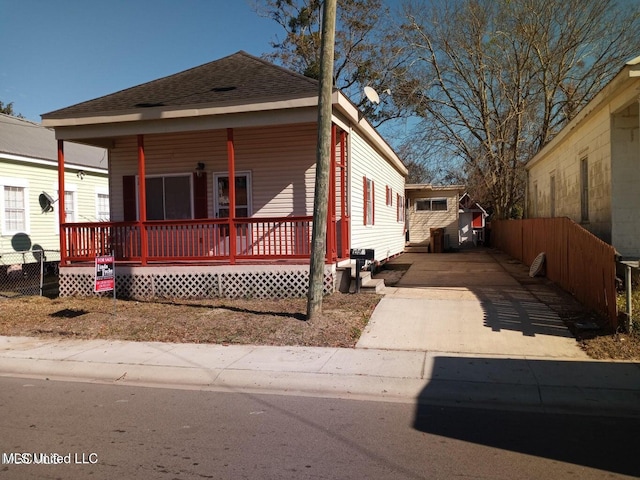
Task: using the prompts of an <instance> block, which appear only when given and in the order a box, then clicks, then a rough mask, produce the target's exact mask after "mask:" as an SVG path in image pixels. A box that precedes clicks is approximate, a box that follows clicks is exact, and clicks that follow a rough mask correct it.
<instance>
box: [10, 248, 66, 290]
mask: <svg viewBox="0 0 640 480" xmlns="http://www.w3.org/2000/svg"><path fill="white" fill-rule="evenodd" d="M59 264H60V251H58V250H29V251H24V252H0V298H14V297H21V296H26V295H46V296H57V294H58V266H59Z"/></svg>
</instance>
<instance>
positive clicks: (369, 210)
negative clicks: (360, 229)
mask: <svg viewBox="0 0 640 480" xmlns="http://www.w3.org/2000/svg"><path fill="white" fill-rule="evenodd" d="M363 187H364V199H363V203H364V224H365V225H374V224H375V214H376V208H375V182H374V181H373V180H371V179H370V178H367V177H363Z"/></svg>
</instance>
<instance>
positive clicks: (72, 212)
mask: <svg viewBox="0 0 640 480" xmlns="http://www.w3.org/2000/svg"><path fill="white" fill-rule="evenodd" d="M75 199H76V195H75V192H67V191H65V192H64V219H65V223H74V222H75V221H76V205H75Z"/></svg>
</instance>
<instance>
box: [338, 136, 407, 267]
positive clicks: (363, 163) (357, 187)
mask: <svg viewBox="0 0 640 480" xmlns="http://www.w3.org/2000/svg"><path fill="white" fill-rule="evenodd" d="M349 145H350V150H351V151H350V156H349V158H350V162H351V247H352V248H373V249H374V250H375V258H376V260H384V259H386V258H388V257H391V256H393V255H396V254H398V253H401V252H402V251H403V250H404V239H405V235H404V223H402V222H398V212H397V209H396V208H388V207H386V206H385V200H386V198H385V197H386V189H385V188H384V187H385V185H386V186H387V187H388V188H391V189H392V190H393V191H394V192H404V176H403V175H402V174H401V173H400V172H398V171H397V170H396V169H395V168H394V167H393V166H391V165H390V164H389V162H387V161H386V160H385V158H384V157H383V156H382V155H381V154H380V153H379V152H378V151H377V150H375V149H374V148H373V147H372V146H371V145H370V144H369V143H367V142H366V141H365V140H364V139H363V138H362V137H360V136H359V135H358V134H357V133H356V132H353V131H352V132H351V134H350V142H349ZM364 177H366V178H369V179H371V180H372V181H373V182H374V184H375V187H374V189H373V190H374V195H375V199H374V205H375V224H374V225H369V226H365V224H364V223H365V222H364V220H365V219H364V206H365V205H364V182H363V180H362V179H363V178H364ZM380 186H382V187H380Z"/></svg>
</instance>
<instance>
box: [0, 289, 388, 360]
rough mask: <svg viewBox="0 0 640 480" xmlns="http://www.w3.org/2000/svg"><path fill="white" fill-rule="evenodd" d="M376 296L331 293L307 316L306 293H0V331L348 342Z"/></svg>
mask: <svg viewBox="0 0 640 480" xmlns="http://www.w3.org/2000/svg"><path fill="white" fill-rule="evenodd" d="M380 298H381V297H380V296H378V295H371V294H361V295H352V294H340V293H336V294H333V295H330V296H327V297H325V298H324V301H323V314H322V315H321V316H320V318H318V319H316V320H314V321H306V320H305V314H306V299H303V298H299V299H280V300H257V299H249V300H240V299H238V300H228V299H221V300H198V301H187V300H184V301H183V300H179V301H162V300H158V301H155V302H139V301H132V300H117V302H116V306H115V313H114V303H113V299H112V298H109V297H101V298H95V297H88V298H57V299H49V298H45V297H22V298H14V299H11V300H0V335H14V336H15V335H24V336H47V337H66V338H80V339H117V340H132V341H141V342H142V341H148V342H178V343H218V344H253V345H290V346H294V345H300V346H322V347H353V346H354V345H355V344H356V342H357V341H358V339H359V338H360V334H361V333H362V330H363V328H364V327H365V325H366V324H367V322H368V320H369V318H370V316H371V313H372V312H373V309H374V308H375V306H376V305H377V304H378V302H379V301H380Z"/></svg>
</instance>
